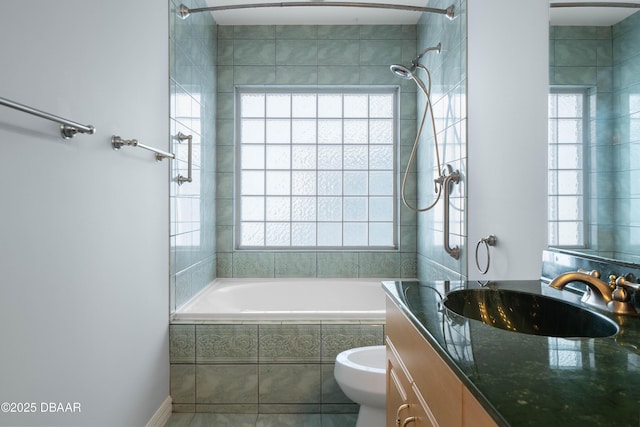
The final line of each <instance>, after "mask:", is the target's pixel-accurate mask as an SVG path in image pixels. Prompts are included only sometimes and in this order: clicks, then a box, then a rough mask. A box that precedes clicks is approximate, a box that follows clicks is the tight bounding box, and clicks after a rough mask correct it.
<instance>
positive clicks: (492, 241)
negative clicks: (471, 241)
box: [476, 234, 498, 274]
mask: <svg viewBox="0 0 640 427" xmlns="http://www.w3.org/2000/svg"><path fill="white" fill-rule="evenodd" d="M497 242H498V238H497V237H496V236H495V235H494V234H490V235H489V236H487V237H483V238H482V239H480V240H479V241H478V243H477V244H476V267H477V268H478V271H479V272H480V273H482V274H487V272H488V271H489V267H490V266H491V252H490V251H489V246H495V245H496V243H497ZM483 243H484V246H485V248H486V249H487V266H486V268H485V269H484V270H483V269H482V268H480V261H478V249H480V245H481V244H483Z"/></svg>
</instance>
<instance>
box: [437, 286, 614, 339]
mask: <svg viewBox="0 0 640 427" xmlns="http://www.w3.org/2000/svg"><path fill="white" fill-rule="evenodd" d="M444 305H445V307H446V308H448V309H449V310H451V311H453V312H454V313H456V314H459V315H460V316H463V317H466V318H469V319H474V320H479V321H480V322H482V323H484V324H486V325H489V326H493V327H496V328H500V329H505V330H508V331H513V332H521V333H523V334H531V335H542V336H548V337H563V338H571V337H573V338H578V337H586V338H600V337H609V336H612V335H615V334H617V333H618V325H617V324H616V323H615V322H614V321H612V320H610V319H608V318H607V317H605V316H602V315H600V314H598V313H595V312H593V311H590V310H586V309H583V308H580V307H578V306H575V305H572V304H568V303H565V302H562V301H560V300H557V299H554V298H549V297H545V296H543V295H535V294H529V293H525V292H519V291H511V290H505V289H499V290H495V289H489V288H483V289H464V290H458V291H453V292H450V293H448V294H447V296H446V298H445V301H444Z"/></svg>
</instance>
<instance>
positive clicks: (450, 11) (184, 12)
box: [178, 1, 455, 19]
mask: <svg viewBox="0 0 640 427" xmlns="http://www.w3.org/2000/svg"><path fill="white" fill-rule="evenodd" d="M309 6H312V7H315V6H323V7H324V6H329V7H362V8H370V9H393V10H405V11H410V12H429V13H437V14H440V15H446V17H447V18H449V19H453V18H454V17H455V7H454V6H453V5H451V6H449V7H448V8H446V9H438V8H434V7H421V6H410V5H401V4H388V3H360V2H335V1H310V2H299V1H296V2H286V3H252V4H231V5H226V6H212V7H197V8H193V9H190V8H189V7H187V6H185V5H184V4H181V5H180V7H179V8H178V16H180V17H181V18H182V19H186V18H187V17H189V15H190V14H192V13H198V12H217V11H223V10H234V9H256V8H274V7H309Z"/></svg>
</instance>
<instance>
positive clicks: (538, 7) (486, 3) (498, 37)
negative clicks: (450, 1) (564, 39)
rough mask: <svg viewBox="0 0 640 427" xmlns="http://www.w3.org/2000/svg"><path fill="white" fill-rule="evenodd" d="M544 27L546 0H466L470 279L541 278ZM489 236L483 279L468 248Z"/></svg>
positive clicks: (545, 80)
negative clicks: (490, 245) (495, 240)
mask: <svg viewBox="0 0 640 427" xmlns="http://www.w3.org/2000/svg"><path fill="white" fill-rule="evenodd" d="M548 25H549V20H548V2H546V1H540V0H521V1H518V2H514V1H512V0H469V1H468V43H469V45H468V117H469V119H468V120H469V123H468V132H469V134H468V158H469V160H468V165H467V177H466V185H467V187H468V212H467V215H468V227H469V228H468V235H469V241H468V257H467V262H468V271H469V278H470V279H478V278H492V279H535V278H539V277H540V268H541V257H542V250H543V249H544V248H545V247H546V218H547V211H546V209H547V199H546V194H547V190H546V183H547V173H546V161H547V157H546V156H547V91H548V47H549V41H548V31H549V30H548ZM489 234H495V235H496V236H497V238H498V245H497V246H496V247H494V248H492V249H491V269H490V271H489V273H488V274H487V276H486V277H485V276H481V275H480V273H479V272H478V270H477V268H476V265H475V246H476V242H478V241H479V239H480V238H482V237H486V236H488V235H489ZM483 254H484V248H483V249H482V252H481V255H483ZM482 261H484V260H482ZM482 266H484V265H482Z"/></svg>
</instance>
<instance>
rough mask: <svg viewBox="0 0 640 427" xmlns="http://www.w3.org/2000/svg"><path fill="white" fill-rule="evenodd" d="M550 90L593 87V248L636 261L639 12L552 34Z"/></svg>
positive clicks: (639, 233) (639, 234)
mask: <svg viewBox="0 0 640 427" xmlns="http://www.w3.org/2000/svg"><path fill="white" fill-rule="evenodd" d="M549 34H550V41H549V48H550V68H549V77H550V82H551V84H559V85H587V86H592V87H594V88H596V89H595V90H596V95H595V96H596V104H597V109H596V112H595V117H594V122H593V124H594V127H595V129H596V135H595V137H594V138H593V139H592V141H591V144H590V163H591V168H590V176H589V184H590V195H589V215H590V228H589V231H590V238H591V242H590V246H589V247H588V248H587V249H586V252H593V253H595V254H598V255H600V256H605V257H609V258H614V259H620V260H625V261H630V262H636V263H637V262H639V261H640V244H639V243H638V242H639V241H640V240H639V238H640V222H638V220H637V219H635V218H636V217H637V215H636V216H634V215H633V212H634V211H636V212H637V209H638V208H640V188H639V186H638V184H637V183H638V182H640V166H639V165H640V162H639V160H640V125H638V121H639V117H640V102H639V101H638V100H639V99H640V77H639V76H640V74H639V73H638V70H639V69H640V49H639V48H638V47H637V46H638V44H639V43H640V13H635V14H634V15H632V16H631V17H629V18H627V19H625V20H623V21H621V22H620V23H618V24H616V25H615V26H613V27H551V31H550V33H549Z"/></svg>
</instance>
